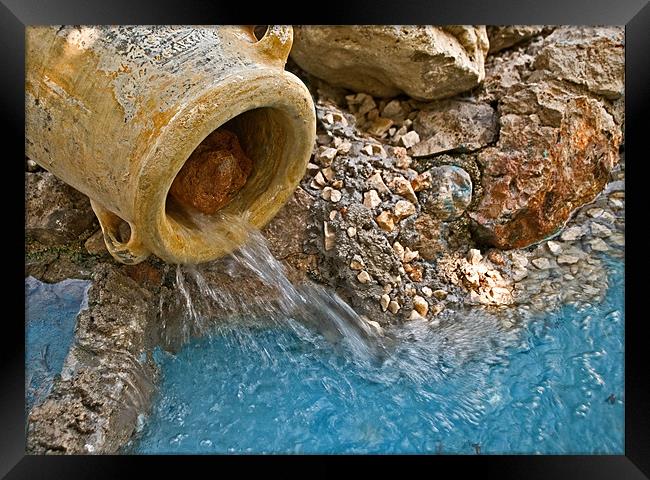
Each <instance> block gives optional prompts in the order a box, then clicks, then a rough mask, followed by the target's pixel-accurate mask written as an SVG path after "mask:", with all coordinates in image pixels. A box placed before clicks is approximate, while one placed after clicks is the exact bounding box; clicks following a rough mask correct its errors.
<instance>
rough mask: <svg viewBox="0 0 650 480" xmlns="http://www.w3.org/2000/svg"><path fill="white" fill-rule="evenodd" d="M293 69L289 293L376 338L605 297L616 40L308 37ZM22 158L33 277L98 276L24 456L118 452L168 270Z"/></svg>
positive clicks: (607, 30)
mask: <svg viewBox="0 0 650 480" xmlns="http://www.w3.org/2000/svg"><path fill="white" fill-rule="evenodd" d="M314 52H317V53H314ZM287 69H288V70H290V71H291V72H293V73H295V74H296V75H298V76H299V77H300V78H301V79H303V81H304V82H305V83H306V85H307V86H308V87H309V89H310V90H311V92H312V94H313V97H314V103H315V104H316V110H317V118H318V125H317V128H318V130H317V133H318V136H317V144H316V145H315V146H314V154H313V157H312V159H311V161H310V163H309V166H308V169H307V172H306V173H305V176H304V178H303V180H302V182H301V185H300V187H299V188H298V189H297V190H296V192H295V194H294V196H293V198H292V199H291V200H290V202H289V203H288V204H287V205H286V206H285V208H284V209H283V210H282V211H281V212H280V213H279V214H278V215H277V216H276V217H275V219H274V220H273V221H272V222H271V223H270V224H269V225H268V226H267V227H266V228H265V229H264V231H263V233H264V235H265V237H266V238H267V240H268V242H269V244H270V248H271V251H272V252H273V254H274V255H275V256H276V258H278V259H280V260H281V261H282V262H283V264H284V265H285V266H286V268H287V270H288V273H289V277H290V278H291V279H292V280H294V281H300V280H303V279H310V280H311V281H315V282H318V283H321V284H326V285H329V286H331V287H332V288H334V289H335V290H336V291H337V293H339V295H340V296H342V297H343V298H344V299H345V300H346V301H347V302H349V303H350V305H352V306H353V307H354V308H355V310H356V311H357V312H359V313H360V314H362V315H363V316H364V317H365V318H366V319H367V320H368V321H371V322H377V323H379V324H380V325H383V326H387V325H390V324H396V323H400V322H406V321H413V320H418V319H420V320H421V319H426V320H427V321H429V322H431V323H432V325H433V326H435V325H436V324H438V323H440V322H458V321H462V316H461V315H459V312H461V311H463V309H467V308H471V309H485V310H486V311H489V312H491V313H494V312H496V313H498V314H499V315H500V318H502V319H503V322H504V323H505V324H506V325H512V326H514V325H516V324H517V323H518V322H520V321H521V319H522V318H524V317H525V316H530V315H531V314H534V313H535V312H542V311H545V310H548V309H553V308H556V307H557V306H558V305H559V304H560V303H571V302H574V303H582V304H585V303H593V302H598V301H599V300H600V299H601V298H602V296H603V295H604V293H605V291H606V288H607V276H606V269H605V264H604V262H606V261H607V260H606V256H604V255H607V256H614V257H619V258H620V257H622V256H623V250H624V243H625V240H624V228H625V225H624V202H625V191H624V144H623V134H624V88H623V87H624V30H623V28H622V27H552V26H508V27H476V26H471V27H467V26H465V27H462V26H459V27H444V28H435V27H377V28H376V29H374V30H373V31H372V32H369V31H368V29H354V30H353V31H352V32H351V31H350V28H336V27H329V28H322V29H310V28H302V27H296V28H295V42H294V48H293V50H292V54H291V58H290V60H289V63H288V64H287ZM25 161H26V166H25V170H26V176H25V187H26V212H27V216H26V241H27V249H26V276H27V275H32V276H34V277H36V278H38V279H41V280H43V281H46V282H56V281H60V280H62V279H64V278H90V279H92V280H93V286H92V288H91V290H90V293H89V308H88V310H86V311H84V312H83V313H82V314H80V316H79V318H78V325H77V331H76V337H77V343H76V344H75V345H74V346H73V347H72V350H71V353H70V355H69V356H68V359H67V361H66V366H65V367H64V372H63V374H62V376H61V378H60V379H59V380H58V381H57V382H55V385H54V387H53V390H52V393H51V394H50V396H49V398H48V399H47V400H46V401H45V402H44V403H43V404H41V405H40V406H37V407H35V408H34V409H33V410H32V412H31V414H30V417H29V424H28V450H29V451H30V452H32V453H43V452H47V453H89V452H105V453H112V452H116V451H117V450H118V449H119V447H120V446H121V445H123V444H124V442H125V441H126V440H127V439H128V438H129V437H130V435H131V434H132V432H133V431H134V429H135V428H136V424H137V418H138V415H139V414H140V413H142V412H143V411H145V410H146V407H147V405H148V402H149V397H150V395H151V393H152V392H153V389H154V387H153V385H154V384H155V375H156V372H155V366H154V365H153V363H152V361H151V359H150V358H149V353H150V351H151V348H152V347H153V346H154V345H156V344H159V343H161V342H162V343H163V344H165V345H167V346H169V343H170V342H169V338H170V336H169V331H168V332H165V331H164V328H169V329H170V331H171V330H172V329H173V321H172V320H170V319H173V315H182V314H183V312H182V308H180V306H179V305H176V308H175V310H174V308H172V309H171V310H170V309H169V308H161V305H163V304H166V302H165V300H166V299H169V298H170V297H171V296H173V291H174V269H173V267H170V266H168V265H164V264H163V263H162V262H160V261H159V260H157V259H156V258H153V257H152V258H150V259H148V260H147V261H145V262H143V263H141V264H138V265H130V266H127V265H121V264H118V263H117V262H115V261H114V260H113V259H112V257H110V255H109V254H108V253H107V251H106V249H105V246H104V242H103V238H102V235H101V231H100V230H99V225H98V223H97V221H96V219H95V217H94V214H93V212H92V209H91V208H90V204H89V202H88V199H87V198H86V197H85V196H84V195H82V194H80V193H79V192H76V191H75V190H74V189H72V188H71V187H69V186H67V185H66V184H64V183H62V182H61V181H59V180H58V179H56V178H55V177H54V176H53V175H51V174H50V173H48V172H46V171H44V170H42V169H41V168H40V167H38V166H37V165H36V164H35V163H34V162H33V161H31V160H30V159H25ZM228 280H229V277H227V276H224V280H223V283H224V285H223V287H224V288H228V285H227V283H228ZM161 325H165V326H168V327H161ZM169 347H170V346H169ZM170 348H171V347H170Z"/></svg>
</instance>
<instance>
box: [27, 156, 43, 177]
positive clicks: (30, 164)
mask: <svg viewBox="0 0 650 480" xmlns="http://www.w3.org/2000/svg"><path fill="white" fill-rule="evenodd" d="M25 170H26V171H28V172H31V173H34V172H38V171H41V170H43V169H42V168H41V167H40V165H39V164H38V163H36V162H35V161H34V160H32V159H31V158H27V159H25Z"/></svg>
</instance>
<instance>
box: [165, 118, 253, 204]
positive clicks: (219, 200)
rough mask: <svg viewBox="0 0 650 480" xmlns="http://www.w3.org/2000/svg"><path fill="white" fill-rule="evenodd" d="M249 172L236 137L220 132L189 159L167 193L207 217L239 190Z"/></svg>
mask: <svg viewBox="0 0 650 480" xmlns="http://www.w3.org/2000/svg"><path fill="white" fill-rule="evenodd" d="M252 169H253V161H252V160H251V159H250V158H249V157H248V156H247V155H246V153H244V151H243V150H242V148H241V145H240V144H239V139H238V138H237V135H235V134H234V133H232V132H231V131H229V130H222V129H220V130H217V131H215V132H213V133H211V134H210V135H209V136H208V137H207V138H206V139H205V140H204V141H203V142H202V143H201V145H199V147H198V148H197V149H196V150H194V152H193V153H192V155H190V158H188V159H187V162H185V165H184V166H183V168H182V169H181V171H180V172H178V175H177V176H176V179H175V180H174V183H172V186H171V189H170V190H169V193H170V194H171V195H172V196H173V197H174V198H175V199H177V200H178V201H179V202H181V203H182V204H184V205H186V206H187V205H189V206H192V207H194V208H196V209H197V210H199V211H201V212H203V213H205V214H208V215H211V214H213V213H215V212H216V211H217V210H219V208H221V207H223V206H224V205H225V204H226V203H228V202H229V201H230V200H231V199H232V197H233V196H234V195H235V194H236V193H237V192H238V191H239V190H241V188H242V187H243V186H244V184H245V183H246V179H247V178H248V176H249V175H250V174H251V170H252Z"/></svg>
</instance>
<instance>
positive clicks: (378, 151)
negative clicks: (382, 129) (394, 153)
mask: <svg viewBox="0 0 650 480" xmlns="http://www.w3.org/2000/svg"><path fill="white" fill-rule="evenodd" d="M361 151H362V152H364V153H366V154H367V155H369V156H372V155H378V156H380V157H382V158H383V157H385V156H386V151H385V150H384V147H382V146H381V145H377V144H376V143H369V144H368V145H366V146H364V147H363V148H362V149H361Z"/></svg>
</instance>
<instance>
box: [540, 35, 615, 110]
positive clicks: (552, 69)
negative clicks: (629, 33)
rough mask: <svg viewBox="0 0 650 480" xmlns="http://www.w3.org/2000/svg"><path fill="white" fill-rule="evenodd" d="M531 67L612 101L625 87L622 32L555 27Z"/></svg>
mask: <svg viewBox="0 0 650 480" xmlns="http://www.w3.org/2000/svg"><path fill="white" fill-rule="evenodd" d="M534 67H535V68H536V69H538V70H545V71H548V72H549V75H550V76H552V77H553V78H557V79H560V80H565V81H568V82H571V83H574V84H578V85H584V86H585V87H586V88H587V89H588V90H589V91H590V92H593V93H595V94H597V95H603V96H605V97H607V98H610V99H616V98H619V97H621V96H622V95H623V92H624V88H625V82H624V80H625V32H624V30H623V29H622V28H620V27H614V26H611V27H577V26H574V25H572V26H566V27H559V28H557V29H556V30H555V31H553V33H552V34H550V35H549V36H548V37H546V39H545V40H544V46H543V47H542V49H541V50H540V52H539V54H538V55H537V58H536V59H535V63H534Z"/></svg>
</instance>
